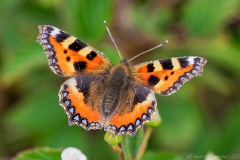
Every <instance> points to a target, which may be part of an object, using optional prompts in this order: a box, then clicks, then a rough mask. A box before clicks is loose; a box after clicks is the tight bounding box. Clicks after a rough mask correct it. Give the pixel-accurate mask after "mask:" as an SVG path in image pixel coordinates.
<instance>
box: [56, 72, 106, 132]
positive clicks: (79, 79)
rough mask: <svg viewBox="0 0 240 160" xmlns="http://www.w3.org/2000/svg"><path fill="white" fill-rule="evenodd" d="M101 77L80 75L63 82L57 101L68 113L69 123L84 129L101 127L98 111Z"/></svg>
mask: <svg viewBox="0 0 240 160" xmlns="http://www.w3.org/2000/svg"><path fill="white" fill-rule="evenodd" d="M102 87H103V86H102V85H101V77H100V76H94V75H81V76H76V77H73V78H70V79H69V80H67V81H66V82H64V83H63V84H62V86H61V89H60V91H59V99H60V100H59V102H60V105H61V106H62V107H63V109H64V110H65V112H66V114H67V115H68V119H69V124H70V125H72V124H76V125H79V126H82V127H83V128H85V129H86V130H89V129H102V123H101V115H100V112H99V107H98V104H99V97H100V96H99V95H101V90H102V89H103V88H102Z"/></svg>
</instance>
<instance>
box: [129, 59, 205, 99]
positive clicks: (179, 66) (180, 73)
mask: <svg viewBox="0 0 240 160" xmlns="http://www.w3.org/2000/svg"><path fill="white" fill-rule="evenodd" d="M206 62H207V61H206V59H204V58H201V57H178V58H169V59H162V60H155V61H151V62H145V63H142V64H139V65H136V66H134V67H133V68H132V72H133V77H134V80H136V81H137V82H139V83H142V84H144V85H146V86H149V87H150V88H151V89H152V90H153V91H155V92H156V93H158V94H162V95H171V94H173V93H175V92H176V91H178V90H179V88H180V87H181V86H182V85H183V84H184V83H185V82H187V81H189V80H190V79H191V78H193V77H195V76H201V75H202V71H203V66H204V65H205V64H206Z"/></svg>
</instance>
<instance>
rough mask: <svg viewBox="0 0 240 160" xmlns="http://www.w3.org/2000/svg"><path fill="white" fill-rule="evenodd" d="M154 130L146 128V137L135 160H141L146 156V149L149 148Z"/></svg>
mask: <svg viewBox="0 0 240 160" xmlns="http://www.w3.org/2000/svg"><path fill="white" fill-rule="evenodd" d="M152 130H153V129H152V127H147V128H146V131H145V133H144V136H143V140H142V143H141V145H140V147H139V149H138V152H137V155H136V159H135V160H140V159H141V157H142V155H143V154H144V152H145V149H146V147H147V143H148V139H149V138H150V135H151V133H152Z"/></svg>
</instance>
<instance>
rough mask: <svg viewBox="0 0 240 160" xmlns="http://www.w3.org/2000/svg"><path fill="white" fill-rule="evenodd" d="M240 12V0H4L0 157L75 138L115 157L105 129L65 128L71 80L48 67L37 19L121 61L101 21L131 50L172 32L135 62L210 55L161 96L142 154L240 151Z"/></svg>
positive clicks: (97, 155) (0, 15)
mask: <svg viewBox="0 0 240 160" xmlns="http://www.w3.org/2000/svg"><path fill="white" fill-rule="evenodd" d="M239 11H240V1H239V0H228V1H226V0H211V1H209V0H194V1H193V0H179V1H176V0H170V1H164V0H155V1H151V0H140V1H127V0H122V1H120V0H119V1H117V0H115V1H111V0H105V1H97V0H95V1H94V0H88V1H83V0H69V1H63V0H52V1H48V0H35V1H31V0H8V1H1V2H0V24H1V28H0V74H1V76H0V159H9V158H10V157H12V156H15V155H16V153H17V152H19V151H23V150H25V149H29V148H32V147H41V146H48V147H57V148H65V147H68V146H74V147H77V148H80V149H81V150H82V152H83V153H84V154H86V156H87V157H88V158H89V159H117V155H116V154H115V153H114V152H112V151H111V149H110V147H109V146H108V144H107V143H106V142H105V141H104V138H103V137H104V132H103V131H88V132H87V131H85V130H84V129H82V128H81V127H77V126H71V127H69V126H68V124H67V116H66V115H65V113H64V112H63V110H62V108H61V107H60V106H59V105H58V90H59V87H60V85H61V84H62V83H63V82H64V81H65V80H66V78H61V77H58V76H55V75H54V74H53V73H52V72H51V71H50V69H49V68H48V65H47V59H46V56H45V54H44V53H43V50H42V47H41V46H40V45H38V44H37V43H36V42H35V39H36V37H37V35H38V29H37V26H38V25H41V24H49V25H54V26H57V27H58V28H61V29H63V30H65V31H67V32H68V33H71V34H73V35H75V36H77V37H79V38H80V39H81V40H83V41H85V42H87V43H88V44H91V45H92V46H93V47H95V48H97V49H98V50H100V51H103V52H104V53H105V54H106V55H107V56H108V57H109V58H110V59H111V60H112V61H113V62H114V63H117V62H118V61H119V57H118V55H117V54H116V51H115V49H114V47H113V45H112V43H111V42H110V41H109V36H108V35H107V32H106V30H105V28H104V24H103V20H107V21H108V23H109V26H110V28H111V30H112V32H113V35H114V38H115V39H116V42H117V43H118V44H119V48H120V50H122V52H123V51H124V53H125V54H124V55H125V56H127V57H132V56H133V54H137V53H139V52H141V51H143V50H144V49H149V48H150V47H152V46H154V44H157V43H159V42H162V41H164V40H166V39H168V40H169V42H170V43H169V44H168V45H166V46H164V47H163V48H161V50H160V51H159V50H156V51H154V52H151V53H148V54H147V55H144V56H142V57H140V58H139V59H138V60H136V61H134V62H135V63H136V62H142V61H146V60H153V59H160V58H165V57H177V56H189V55H197V56H202V57H205V58H206V59H207V60H208V63H207V65H206V67H205V68H204V72H203V76H202V77H198V78H194V79H193V80H191V81H190V82H188V83H187V84H185V85H184V87H182V88H181V89H180V91H179V92H177V93H176V94H174V95H172V96H169V97H161V96H157V99H158V110H159V113H160V115H161V118H162V123H161V126H160V127H158V128H157V129H154V130H153V135H152V136H151V138H150V142H149V144H148V148H147V153H146V155H144V156H143V158H142V159H144V160H147V159H164V160H168V159H178V160H179V159H186V156H187V155H188V154H193V155H206V154H207V153H208V152H209V151H211V152H213V153H214V154H216V155H229V156H230V155H233V154H240V136H239V135H240V127H239V126H240V92H239V91H240V85H239V82H240V63H239V60H240V45H239V44H240V12H239ZM132 53H133V54H132ZM158 53H160V54H158ZM140 133H141V131H139V134H140ZM129 138H130V139H134V138H132V137H129ZM135 138H137V137H135ZM133 145H137V144H133ZM130 151H131V152H134V148H132V149H131V150H130Z"/></svg>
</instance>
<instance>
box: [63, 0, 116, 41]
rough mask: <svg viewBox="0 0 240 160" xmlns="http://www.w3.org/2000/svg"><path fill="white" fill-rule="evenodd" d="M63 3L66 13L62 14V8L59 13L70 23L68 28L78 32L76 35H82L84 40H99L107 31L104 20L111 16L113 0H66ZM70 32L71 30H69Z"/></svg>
mask: <svg viewBox="0 0 240 160" xmlns="http://www.w3.org/2000/svg"><path fill="white" fill-rule="evenodd" d="M61 4H62V6H61V7H62V10H65V12H66V14H65V15H64V14H62V10H59V11H61V12H59V14H61V16H63V17H62V18H63V19H65V21H66V22H67V23H65V24H67V25H68V28H71V29H73V31H74V32H75V33H76V34H74V35H75V36H78V37H81V39H82V40H84V41H87V40H95V41H96V40H99V39H101V38H102V37H103V36H104V35H105V34H106V33H107V32H106V30H105V26H104V23H103V21H104V20H109V19H110V16H111V11H112V6H113V1H111V0H105V1H96V0H88V1H75V0H70V1H64V2H63V3H61ZM69 33H70V31H69Z"/></svg>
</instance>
